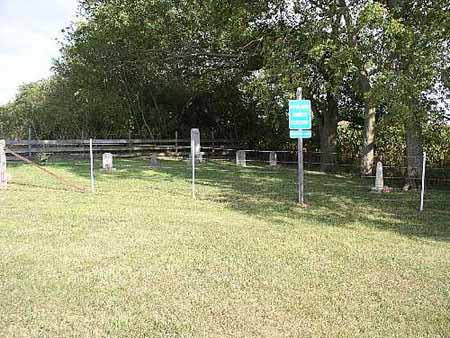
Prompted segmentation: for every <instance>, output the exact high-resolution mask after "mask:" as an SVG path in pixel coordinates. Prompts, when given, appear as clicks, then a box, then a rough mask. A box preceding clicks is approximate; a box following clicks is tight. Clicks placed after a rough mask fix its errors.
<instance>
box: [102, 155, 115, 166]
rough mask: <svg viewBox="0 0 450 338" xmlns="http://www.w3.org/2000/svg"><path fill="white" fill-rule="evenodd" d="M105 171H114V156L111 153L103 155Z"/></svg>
mask: <svg viewBox="0 0 450 338" xmlns="http://www.w3.org/2000/svg"><path fill="white" fill-rule="evenodd" d="M102 167H103V169H105V170H113V168H114V167H113V155H112V154H111V153H104V154H103V165H102Z"/></svg>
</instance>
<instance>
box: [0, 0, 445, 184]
mask: <svg viewBox="0 0 450 338" xmlns="http://www.w3.org/2000/svg"><path fill="white" fill-rule="evenodd" d="M79 10H80V12H79V20H78V22H76V23H75V24H74V25H73V26H71V27H67V28H66V29H65V39H64V41H62V43H61V56H60V58H59V59H58V60H56V61H55V64H54V75H53V76H52V77H51V78H49V79H46V80H42V81H40V82H37V83H31V84H27V85H24V86H23V87H22V88H21V89H20V91H19V94H18V95H17V97H16V99H15V100H14V101H13V102H11V103H9V104H8V105H5V106H4V107H1V108H0V109H1V110H0V128H1V129H0V133H2V134H4V135H5V136H7V137H9V138H24V137H26V134H27V133H28V128H29V127H31V128H32V129H33V132H34V134H35V135H36V137H39V138H80V137H81V136H82V135H84V136H86V137H87V136H92V137H98V138H100V137H102V138H107V137H128V135H129V134H130V133H131V135H132V136H133V137H141V138H172V137H173V135H174V133H175V131H178V132H179V135H180V136H181V137H186V136H188V133H189V130H190V128H191V127H199V128H200V129H201V130H202V133H203V134H204V135H208V136H211V135H214V136H215V137H217V138H232V139H237V140H240V141H241V142H242V144H243V145H246V146H250V147H259V148H277V149H281V148H285V149H288V148H290V147H292V146H293V145H294V143H293V142H291V141H290V140H289V138H288V137H289V133H288V123H287V102H288V100H289V99H291V98H293V97H294V95H295V89H296V87H298V86H301V87H303V89H304V96H305V97H308V98H310V99H311V100H312V103H313V110H314V129H315V135H316V136H315V137H314V138H313V140H312V141H311V142H310V144H309V145H308V146H309V147H310V148H311V149H313V148H314V149H317V150H319V151H320V152H321V153H322V156H321V162H322V165H321V168H322V170H324V171H330V170H331V171H332V170H335V169H336V152H340V151H342V149H344V148H345V147H347V149H350V148H349V147H348V145H344V144H339V140H342V139H343V138H342V135H339V132H338V131H339V130H340V129H339V128H338V123H339V121H348V123H349V124H348V128H351V129H353V130H355V131H356V133H354V135H356V134H357V135H359V136H358V139H357V140H356V139H355V140H351V141H349V139H346V142H354V144H355V145H356V144H357V146H355V147H352V148H351V149H352V151H353V152H357V154H353V155H356V157H358V158H359V159H360V170H361V173H362V174H368V173H370V172H371V171H372V169H373V166H374V161H375V151H376V147H378V148H379V149H384V148H383V147H384V145H385V144H387V143H388V141H387V139H386V135H387V133H386V128H387V126H389V127H392V126H395V128H396V129H395V130H396V136H401V137H400V142H401V145H399V151H400V150H401V151H404V152H405V153H406V155H407V156H408V157H407V158H408V159H409V161H408V167H409V168H410V171H411V172H410V175H411V176H415V175H417V172H416V171H417V169H416V168H418V167H420V165H418V164H419V162H420V161H421V154H422V151H423V140H424V132H425V131H427V133H428V132H430V130H431V131H432V132H433V133H435V135H440V133H441V134H442V133H443V132H444V133H445V132H446V131H445V130H447V129H446V128H447V127H446V121H445V114H444V111H445V99H446V98H447V96H448V90H447V89H448V88H449V85H450V80H449V74H450V60H449V58H450V53H448V49H449V46H450V18H449V15H448V13H449V12H450V4H449V3H448V1H446V0H435V1H432V2H430V1H423V0H412V1H404V0H387V1H384V0H383V1H381V0H380V1H373V0H371V1H369V0H353V1H348V0H315V1H313V0H294V1H287V0H263V1H243V0H235V1H212V0H209V1H201V0H190V1H183V0H159V1H150V0H126V1H125V0H80V4H79ZM383 128H384V129H383ZM343 135H344V134H343ZM345 135H347V134H345ZM352 135H353V134H352ZM436 140H437V141H436V142H439V140H438V139H436Z"/></svg>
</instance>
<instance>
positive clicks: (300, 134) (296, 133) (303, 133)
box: [289, 130, 311, 138]
mask: <svg viewBox="0 0 450 338" xmlns="http://www.w3.org/2000/svg"><path fill="white" fill-rule="evenodd" d="M289 136H290V137H291V138H311V130H290V131H289Z"/></svg>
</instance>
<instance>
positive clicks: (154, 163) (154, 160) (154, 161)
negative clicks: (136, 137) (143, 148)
mask: <svg viewBox="0 0 450 338" xmlns="http://www.w3.org/2000/svg"><path fill="white" fill-rule="evenodd" d="M150 167H156V168H159V167H161V161H160V160H159V159H158V154H156V153H153V154H151V155H150Z"/></svg>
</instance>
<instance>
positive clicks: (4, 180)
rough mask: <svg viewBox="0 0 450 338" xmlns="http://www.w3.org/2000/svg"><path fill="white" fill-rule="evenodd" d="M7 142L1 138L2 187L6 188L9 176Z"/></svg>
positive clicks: (0, 170) (0, 178)
mask: <svg viewBox="0 0 450 338" xmlns="http://www.w3.org/2000/svg"><path fill="white" fill-rule="evenodd" d="M5 148H6V142H5V140H0V189H6V187H7V185H8V177H7V176H6V150H5Z"/></svg>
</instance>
